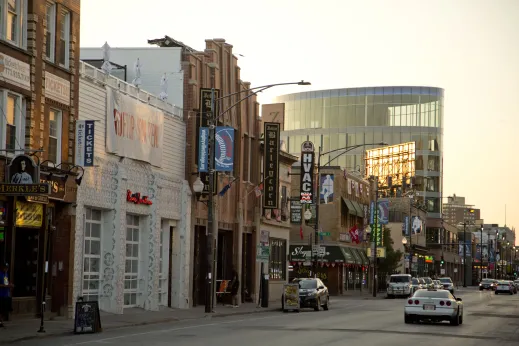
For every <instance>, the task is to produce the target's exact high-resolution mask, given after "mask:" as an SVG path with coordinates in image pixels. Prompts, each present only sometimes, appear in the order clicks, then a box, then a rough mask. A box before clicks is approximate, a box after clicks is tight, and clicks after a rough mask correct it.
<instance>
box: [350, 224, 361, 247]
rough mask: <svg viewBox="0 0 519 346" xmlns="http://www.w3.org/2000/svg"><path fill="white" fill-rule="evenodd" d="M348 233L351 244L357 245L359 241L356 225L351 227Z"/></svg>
mask: <svg viewBox="0 0 519 346" xmlns="http://www.w3.org/2000/svg"><path fill="white" fill-rule="evenodd" d="M349 233H350V237H351V242H352V243H356V244H359V243H360V240H359V232H358V230H357V225H355V226H353V227H352V228H351V229H350V231H349Z"/></svg>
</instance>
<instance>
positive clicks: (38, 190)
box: [0, 184, 50, 196]
mask: <svg viewBox="0 0 519 346" xmlns="http://www.w3.org/2000/svg"><path fill="white" fill-rule="evenodd" d="M48 194H50V186H49V184H0V195H11V196H30V195H48Z"/></svg>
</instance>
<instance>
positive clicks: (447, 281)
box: [438, 277, 454, 295]
mask: <svg viewBox="0 0 519 346" xmlns="http://www.w3.org/2000/svg"><path fill="white" fill-rule="evenodd" d="M438 280H440V282H441V283H442V285H443V289H444V290H447V291H449V292H450V293H451V294H452V295H454V283H453V282H452V279H451V278H449V277H443V278H439V279H438Z"/></svg>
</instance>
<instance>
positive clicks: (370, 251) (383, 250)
mask: <svg viewBox="0 0 519 346" xmlns="http://www.w3.org/2000/svg"><path fill="white" fill-rule="evenodd" d="M366 252H367V255H368V257H370V258H373V249H372V248H371V247H369V248H367V249H366ZM377 258H386V248H385V247H383V246H380V247H377Z"/></svg>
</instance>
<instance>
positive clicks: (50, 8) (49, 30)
mask: <svg viewBox="0 0 519 346" xmlns="http://www.w3.org/2000/svg"><path fill="white" fill-rule="evenodd" d="M45 16H46V19H47V26H46V27H45V38H46V39H47V43H46V45H45V57H46V58H47V60H49V61H51V62H54V52H55V45H56V4H52V3H48V4H47V10H46V14H45Z"/></svg>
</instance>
